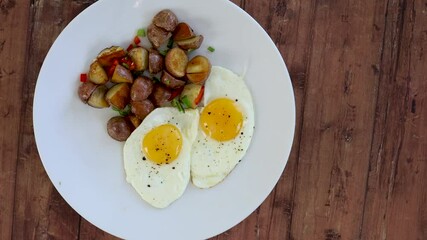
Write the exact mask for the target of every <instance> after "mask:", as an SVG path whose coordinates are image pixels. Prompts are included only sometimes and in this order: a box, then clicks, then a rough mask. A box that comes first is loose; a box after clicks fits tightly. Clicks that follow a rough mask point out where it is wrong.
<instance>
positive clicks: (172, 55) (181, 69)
mask: <svg viewBox="0 0 427 240" xmlns="http://www.w3.org/2000/svg"><path fill="white" fill-rule="evenodd" d="M187 63H188V57H187V54H186V53H185V52H184V50H182V49H180V48H177V47H175V48H172V49H171V50H169V52H168V53H167V54H166V57H165V66H166V70H167V71H168V72H169V73H170V74H172V76H174V77H177V78H180V77H184V76H185V68H186V67H187Z"/></svg>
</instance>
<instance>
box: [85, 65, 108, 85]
mask: <svg viewBox="0 0 427 240" xmlns="http://www.w3.org/2000/svg"><path fill="white" fill-rule="evenodd" d="M89 80H90V81H91V82H93V83H95V84H105V83H106V82H108V76H107V73H106V72H105V70H104V68H103V67H102V66H101V64H100V63H99V62H98V61H94V62H93V63H92V64H91V65H90V68H89Z"/></svg>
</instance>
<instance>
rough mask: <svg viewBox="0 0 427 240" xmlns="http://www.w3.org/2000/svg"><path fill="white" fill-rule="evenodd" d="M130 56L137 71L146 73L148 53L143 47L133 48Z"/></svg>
mask: <svg viewBox="0 0 427 240" xmlns="http://www.w3.org/2000/svg"><path fill="white" fill-rule="evenodd" d="M129 56H130V58H131V59H132V61H133V62H134V63H135V70H136V71H144V70H145V69H147V68H148V51H147V49H145V48H143V47H136V48H132V49H131V50H130V51H129Z"/></svg>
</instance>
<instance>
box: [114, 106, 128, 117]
mask: <svg viewBox="0 0 427 240" xmlns="http://www.w3.org/2000/svg"><path fill="white" fill-rule="evenodd" d="M112 108H113V110H114V111H116V112H118V113H119V114H120V116H122V117H125V116H127V115H129V113H130V111H131V110H130V105H129V104H128V105H126V107H125V108H123V109H119V108H116V107H114V106H113V107H112Z"/></svg>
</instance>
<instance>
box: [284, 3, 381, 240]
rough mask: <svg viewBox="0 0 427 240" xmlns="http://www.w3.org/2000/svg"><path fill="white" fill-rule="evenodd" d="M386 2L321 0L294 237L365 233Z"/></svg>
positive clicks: (309, 80)
mask: <svg viewBox="0 0 427 240" xmlns="http://www.w3.org/2000/svg"><path fill="white" fill-rule="evenodd" d="M384 9H385V1H327V0H318V1H316V9H315V17H314V19H313V21H314V31H313V34H312V36H311V37H312V41H313V44H312V46H311V47H312V51H311V56H310V57H309V58H310V62H309V71H308V73H307V82H306V84H305V85H306V93H305V101H304V116H303V119H304V121H303V123H302V133H301V145H300V150H299V152H300V155H299V162H298V168H297V180H296V190H295V191H296V192H295V198H294V210H293V215H292V223H291V224H292V225H291V234H290V236H289V239H358V237H359V234H360V226H361V223H362V216H363V204H364V197H365V187H366V173H367V171H368V166H369V151H367V150H366V149H369V148H370V144H371V140H372V129H373V122H374V117H373V116H374V110H375V99H376V95H377V90H376V89H377V84H378V66H379V63H380V59H381V48H382V36H383V29H384V18H381V16H384ZM376 16H379V17H376Z"/></svg>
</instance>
